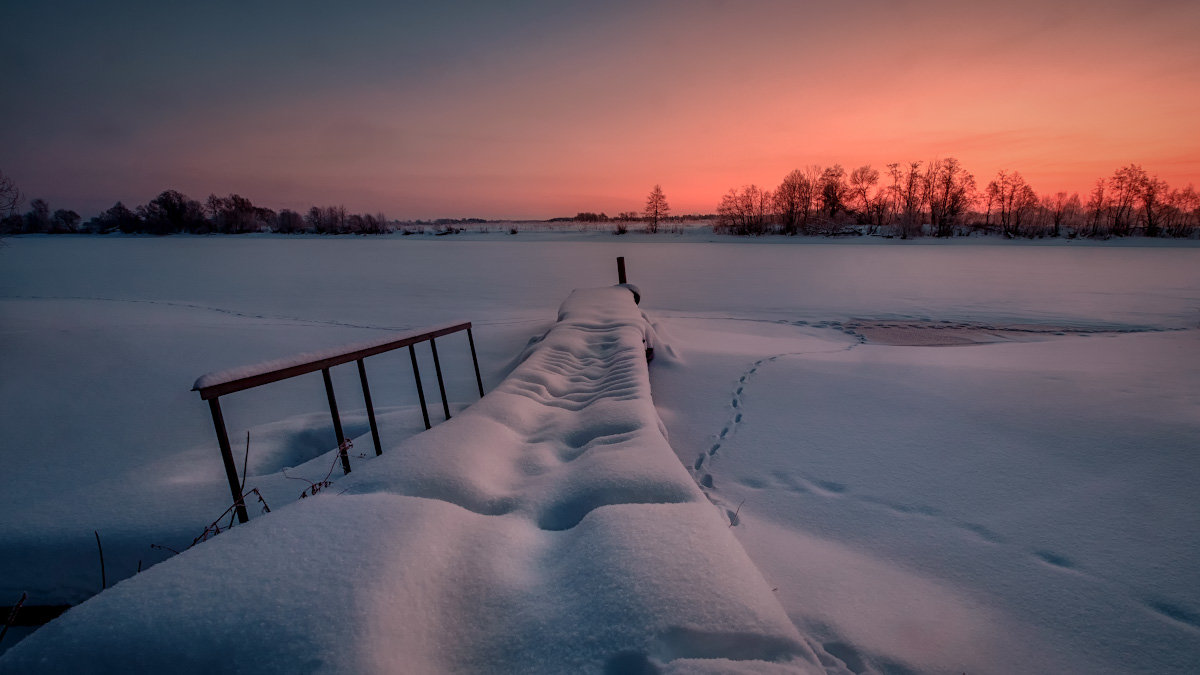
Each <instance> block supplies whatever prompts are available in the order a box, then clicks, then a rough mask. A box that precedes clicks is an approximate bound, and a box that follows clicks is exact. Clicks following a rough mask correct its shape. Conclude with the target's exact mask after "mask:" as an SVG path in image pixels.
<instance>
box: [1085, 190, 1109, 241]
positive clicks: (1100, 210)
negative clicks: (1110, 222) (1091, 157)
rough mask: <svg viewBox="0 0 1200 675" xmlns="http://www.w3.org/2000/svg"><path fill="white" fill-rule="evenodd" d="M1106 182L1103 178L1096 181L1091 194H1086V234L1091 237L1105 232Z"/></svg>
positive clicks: (1107, 202) (1107, 199) (1102, 234)
mask: <svg viewBox="0 0 1200 675" xmlns="http://www.w3.org/2000/svg"><path fill="white" fill-rule="evenodd" d="M1106 185H1107V183H1106V182H1105V180H1104V179H1103V178H1100V179H1098V180H1097V181H1096V185H1095V187H1093V188H1092V192H1091V194H1089V195H1088V202H1087V212H1088V218H1087V221H1088V235H1089V236H1091V237H1100V236H1105V235H1106V234H1107V232H1106V230H1105V224H1106V220H1105V213H1106V212H1107V211H1108V204H1109V198H1108V192H1107V191H1106V189H1105V187H1106Z"/></svg>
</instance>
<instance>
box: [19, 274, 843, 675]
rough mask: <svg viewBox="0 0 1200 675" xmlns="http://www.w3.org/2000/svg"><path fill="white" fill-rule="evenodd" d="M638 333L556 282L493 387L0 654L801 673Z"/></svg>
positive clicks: (642, 329) (199, 665) (109, 666)
mask: <svg viewBox="0 0 1200 675" xmlns="http://www.w3.org/2000/svg"><path fill="white" fill-rule="evenodd" d="M652 339H653V329H652V328H651V327H650V325H649V323H648V322H647V321H646V319H645V317H644V316H643V315H642V314H641V313H640V311H639V310H638V309H637V307H636V305H635V304H634V302H633V297H632V295H631V294H630V293H629V292H628V291H627V290H626V289H622V288H619V287H613V288H603V289H587V290H577V291H575V292H574V293H572V294H571V295H570V297H569V298H568V299H567V300H566V301H565V302H564V303H563V304H562V307H561V309H560V312H559V320H558V323H557V324H556V325H555V326H553V327H552V328H551V330H550V331H549V332H548V333H547V334H546V336H545V337H544V338H543V339H542V340H540V341H539V342H537V343H536V345H534V346H533V347H532V348H531V349H530V351H529V353H528V355H527V357H526V358H525V359H524V361H523V362H522V363H520V364H519V365H518V366H517V367H516V368H515V369H514V370H513V372H512V373H511V374H510V375H509V377H508V378H507V379H505V380H504V381H503V382H502V383H501V384H500V385H499V386H498V387H496V388H495V390H493V391H492V392H490V393H488V394H487V396H485V397H483V399H481V400H480V401H479V402H478V403H476V404H475V405H473V406H471V407H470V408H469V409H467V410H465V411H464V412H463V413H462V414H460V415H458V416H456V417H454V418H453V419H451V420H449V421H447V422H445V423H444V424H441V425H439V426H437V427H434V428H433V429H432V430H430V431H428V432H425V433H422V434H419V435H417V436H415V437H412V438H410V439H409V440H407V441H406V442H404V443H402V444H400V445H399V446H398V447H394V448H390V449H389V450H388V451H386V452H385V453H384V455H383V456H382V457H379V458H377V459H376V460H375V461H372V462H371V463H370V464H369V465H366V466H364V467H363V469H362V470H360V471H356V472H354V473H352V474H350V475H349V476H347V477H346V478H345V479H343V480H342V481H339V483H338V487H339V488H344V489H342V491H341V492H340V493H338V494H330V493H323V494H322V495H320V496H318V497H316V498H313V499H306V500H303V501H300V502H296V503H293V504H291V505H289V506H287V507H285V508H282V509H277V510H276V511H275V512H273V513H271V514H269V515H265V516H262V517H259V518H256V519H254V520H253V521H251V522H250V523H249V524H248V525H246V526H242V527H238V528H236V529H234V530H233V531H230V532H228V533H225V534H222V535H221V536H219V537H217V538H215V539H214V540H212V541H210V542H208V543H205V544H203V545H201V546H198V547H196V548H195V549H192V550H190V551H188V552H186V553H184V554H183V555H180V556H177V557H175V558H173V559H171V560H168V561H166V562H165V563H162V564H160V565H158V566H156V567H153V568H151V569H149V570H147V571H146V572H144V573H142V574H140V575H137V576H135V577H132V578H130V579H128V580H126V581H123V582H121V583H120V584H118V585H117V586H115V587H114V588H112V589H109V590H108V591H105V592H104V593H101V594H100V595H98V596H96V597H95V598H93V599H92V600H89V601H88V602H85V603H83V604H82V605H80V606H78V607H76V608H74V609H72V610H70V611H68V612H67V613H66V614H65V615H63V616H62V617H61V618H60V619H58V620H57V621H55V622H53V623H51V624H50V625H48V626H46V627H45V628H43V629H41V630H39V631H38V632H37V633H35V634H34V635H33V636H31V637H30V638H28V639H26V640H24V641H23V642H21V643H20V644H18V645H17V646H16V647H14V648H13V649H12V650H10V651H9V652H8V653H7V654H5V656H4V658H3V660H0V670H3V671H8V672H26V671H31V670H40V671H59V672H72V671H75V672H78V671H85V670H89V671H90V670H113V671H116V670H121V671H127V670H131V669H132V670H136V671H154V672H158V671H165V670H173V671H179V670H186V671H196V672H200V671H210V670H221V671H225V670H230V669H235V670H239V671H248V672H251V671H253V672H257V671H265V672H289V673H291V672H313V671H319V672H407V673H435V672H437V673H441V672H522V673H566V672H595V673H613V672H663V671H666V672H751V671H753V672H820V671H821V668H820V666H819V664H818V661H817V658H816V656H815V655H814V653H813V651H812V650H811V649H810V648H809V647H808V644H807V642H806V641H805V640H804V639H803V638H802V637H801V636H800V635H799V633H798V632H797V631H796V628H795V626H794V625H793V624H792V623H791V621H790V620H789V619H788V617H787V615H786V614H785V613H784V611H783V609H782V607H781V605H780V604H779V602H778V600H777V599H776V597H775V596H774V594H773V593H772V591H771V589H770V588H769V586H768V585H767V584H766V582H765V581H764V579H763V577H762V575H761V574H760V573H759V571H758V570H757V568H755V566H754V565H753V563H751V561H750V560H749V558H748V557H747V555H746V553H745V552H744V551H743V549H742V548H741V546H740V544H738V542H737V541H736V539H735V538H734V537H733V535H732V533H731V532H730V530H729V527H728V525H727V523H726V522H725V521H724V520H723V519H722V518H721V517H720V515H719V513H718V511H717V510H716V509H715V508H714V507H713V506H712V505H711V504H710V503H709V501H708V500H707V499H706V497H705V496H704V495H703V493H702V492H701V491H700V489H699V488H698V487H697V485H696V484H695V482H694V481H693V480H692V478H691V477H690V475H689V473H688V471H687V470H686V469H685V468H684V467H683V466H682V465H681V464H680V463H679V461H678V460H677V459H676V457H675V454H674V453H673V451H672V449H671V447H670V445H669V444H668V442H667V439H666V435H665V432H664V427H663V424H662V421H661V420H660V419H659V417H658V414H657V412H656V410H655V408H654V405H653V402H652V400H651V392H650V380H649V372H648V369H647V366H646V360H645V348H646V346H647V340H652Z"/></svg>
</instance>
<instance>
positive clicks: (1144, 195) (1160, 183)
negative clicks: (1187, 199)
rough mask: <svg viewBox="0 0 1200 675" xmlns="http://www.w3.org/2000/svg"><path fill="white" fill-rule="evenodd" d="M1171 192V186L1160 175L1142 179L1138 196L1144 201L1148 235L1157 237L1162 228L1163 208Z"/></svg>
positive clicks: (1143, 213) (1143, 206)
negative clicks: (1160, 178)
mask: <svg viewBox="0 0 1200 675" xmlns="http://www.w3.org/2000/svg"><path fill="white" fill-rule="evenodd" d="M1170 193H1171V186H1170V185H1167V182H1166V181H1164V180H1159V178H1158V176H1148V177H1146V178H1144V179H1143V180H1142V185H1141V190H1140V191H1139V194H1138V197H1139V198H1140V199H1141V202H1142V219H1143V220H1144V221H1145V222H1146V236H1147V237H1157V236H1158V235H1159V233H1160V232H1161V230H1162V217H1163V213H1162V212H1163V210H1164V209H1165V208H1166V206H1167V204H1166V201H1167V199H1168V197H1169V196H1170Z"/></svg>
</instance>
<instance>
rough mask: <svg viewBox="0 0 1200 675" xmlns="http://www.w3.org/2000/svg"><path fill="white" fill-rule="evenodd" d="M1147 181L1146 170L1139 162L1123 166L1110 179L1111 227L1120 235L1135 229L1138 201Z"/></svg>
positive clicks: (1109, 212) (1109, 210) (1109, 213)
mask: <svg viewBox="0 0 1200 675" xmlns="http://www.w3.org/2000/svg"><path fill="white" fill-rule="evenodd" d="M1145 182H1146V172H1145V170H1143V169H1142V167H1141V166H1139V165H1137V164H1130V165H1129V166H1123V167H1121V168H1120V169H1117V170H1116V171H1114V172H1113V175H1112V177H1111V178H1109V179H1108V193H1109V204H1108V217H1109V229H1111V231H1112V233H1113V234H1115V235H1117V236H1118V237H1123V236H1126V235H1128V234H1129V233H1131V232H1132V231H1133V227H1134V225H1135V224H1136V220H1137V210H1136V207H1135V205H1136V203H1137V201H1138V197H1139V196H1140V194H1141V192H1142V186H1143V185H1144V184H1145Z"/></svg>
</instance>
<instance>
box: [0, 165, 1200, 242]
mask: <svg viewBox="0 0 1200 675" xmlns="http://www.w3.org/2000/svg"><path fill="white" fill-rule="evenodd" d="M22 201H23V199H22V196H21V193H20V192H19V191H18V190H17V188H16V185H15V184H14V183H13V181H12V179H11V178H9V177H7V176H5V175H4V174H3V173H2V172H0V235H2V234H26V233H108V232H123V233H130V234H132V233H144V234H172V233H185V232H186V233H195V234H205V233H223V234H240V233H248V232H279V233H284V234H290V233H312V234H385V233H388V232H393V231H396V230H397V229H401V230H402V231H403V232H404V233H406V234H408V233H411V232H412V230H410V228H409V227H408V225H410V223H401V222H399V221H394V220H388V219H387V218H386V217H385V216H384V215H383V214H382V213H376V214H369V213H367V214H357V213H349V212H347V210H346V208H345V207H344V206H313V207H311V208H310V209H309V210H308V211H307V212H304V213H299V212H296V211H292V210H290V209H282V210H280V211H274V210H272V209H268V208H264V207H261V206H255V205H254V204H253V203H252V202H251V201H250V200H249V199H247V198H245V197H242V196H239V195H236V194H230V195H229V196H227V197H218V196H217V195H215V194H212V195H209V196H208V198H207V199H206V200H205V201H204V202H199V201H196V200H194V199H191V198H189V197H188V196H187V195H184V194H183V193H181V192H178V191H176V190H165V191H163V192H162V193H160V194H159V195H158V196H157V197H155V198H154V199H152V200H150V201H149V202H147V203H146V204H143V205H140V206H137V207H135V208H133V209H130V208H128V207H126V206H125V205H124V204H123V203H121V202H117V203H116V204H114V205H113V206H112V207H111V208H109V209H108V210H106V211H104V212H103V213H100V214H99V215H97V216H95V217H94V218H92V219H90V220H88V221H87V222H83V221H82V218H81V217H80V215H79V214H78V213H76V212H75V211H71V210H67V209H57V210H54V211H51V209H50V205H49V204H48V203H47V202H46V200H44V199H34V200H32V201H31V202H30V203H29V210H28V211H26V212H24V213H20V212H19V208H18V207H19V205H20V204H21V203H22ZM678 219H679V217H678V216H675V217H672V216H671V215H670V207H669V206H668V204H667V201H666V197H665V196H664V194H663V191H662V188H661V187H660V186H658V185H655V186H654V189H653V190H652V191H651V193H650V194H649V196H648V197H647V199H646V205H645V207H644V208H643V209H642V211H641V213H638V212H636V211H627V212H622V213H620V214H619V215H618V216H616V217H615V218H611V217H609V216H607V215H606V214H604V213H599V214H596V213H592V212H581V213H579V214H577V215H576V216H575V217H574V218H573V219H554V220H576V221H580V222H598V223H610V222H611V223H612V224H613V228H614V233H615V234H624V233H625V232H627V231H628V223H629V222H631V221H642V222H644V223H645V224H646V225H645V231H646V232H649V233H655V232H657V231H658V230H659V223H660V222H663V221H675V220H678ZM482 222H484V221H483V220H482V219H476V218H470V219H461V220H451V219H440V220H436V221H416V223H415V224H416V225H417V226H423V225H426V224H431V225H436V226H438V227H440V228H442V229H441V230H439V233H450V232H453V231H458V228H454V227H453V226H454V225H461V224H464V223H482ZM680 229H681V226H678V225H677V226H676V227H673V228H672V231H679V230H680ZM713 230H714V232H717V233H727V234H734V235H764V234H784V235H796V234H803V235H825V236H839V235H860V234H874V235H884V236H892V237H899V238H901V239H908V238H912V237H918V236H933V237H952V236H960V235H969V234H975V233H985V234H999V235H1002V236H1004V237H1008V238H1017V237H1030V238H1032V237H1090V238H1107V237H1124V236H1130V235H1143V236H1147V237H1163V236H1166V237H1194V236H1197V235H1200V194H1198V193H1197V191H1196V189H1195V188H1194V187H1193V186H1192V185H1190V184H1189V185H1187V186H1186V187H1183V188H1172V187H1171V186H1170V185H1168V184H1167V182H1166V181H1164V180H1161V179H1159V178H1158V177H1157V176H1152V175H1149V174H1147V172H1146V171H1145V170H1144V169H1143V168H1142V167H1141V166H1140V165H1137V164H1130V165H1128V166H1124V167H1121V168H1119V169H1117V170H1116V171H1114V172H1113V174H1112V175H1111V176H1108V177H1105V178H1100V179H1098V180H1097V181H1096V183H1095V185H1094V186H1093V188H1092V189H1091V190H1090V191H1089V192H1088V194H1087V195H1086V196H1084V197H1081V196H1080V195H1079V194H1078V193H1072V194H1068V193H1066V192H1056V193H1054V194H1038V193H1037V192H1036V191H1035V190H1034V189H1033V187H1032V186H1031V185H1029V183H1028V182H1027V181H1026V180H1025V179H1024V178H1023V177H1022V176H1021V174H1020V173H1018V172H1016V171H1011V172H1010V171H1007V170H1003V171H1000V172H998V173H997V174H996V176H995V177H994V178H993V179H992V180H990V181H989V182H988V183H987V184H986V185H984V186H983V187H982V188H980V187H979V186H978V184H977V183H976V180H975V177H974V175H972V174H971V173H970V172H968V171H967V170H966V169H965V168H964V167H963V166H962V164H961V163H960V162H959V161H958V160H957V159H955V158H953V157H949V158H946V159H938V160H934V161H931V162H919V161H914V162H906V163H903V164H901V163H892V164H888V165H887V167H886V169H885V170H884V171H883V172H880V171H879V170H877V169H874V168H872V167H871V166H870V165H865V166H860V167H858V168H856V169H854V170H852V171H850V172H849V173H847V172H846V170H845V169H844V168H842V166H841V165H840V164H834V165H833V166H830V167H821V166H817V165H811V166H809V167H806V168H804V169H796V170H794V171H792V172H790V173H788V174H787V175H786V176H784V178H783V180H782V181H781V182H780V184H779V185H778V186H777V187H776V188H775V189H774V190H766V189H762V188H760V187H758V186H757V185H746V186H743V187H741V188H734V189H731V190H729V192H728V193H726V194H725V196H724V197H722V199H721V202H720V204H719V205H718V207H717V213H716V217H715V219H714V221H713ZM415 231H418V232H420V231H424V230H423V228H421V227H417V229H416V230H415ZM513 232H514V233H515V228H514V229H513Z"/></svg>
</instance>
